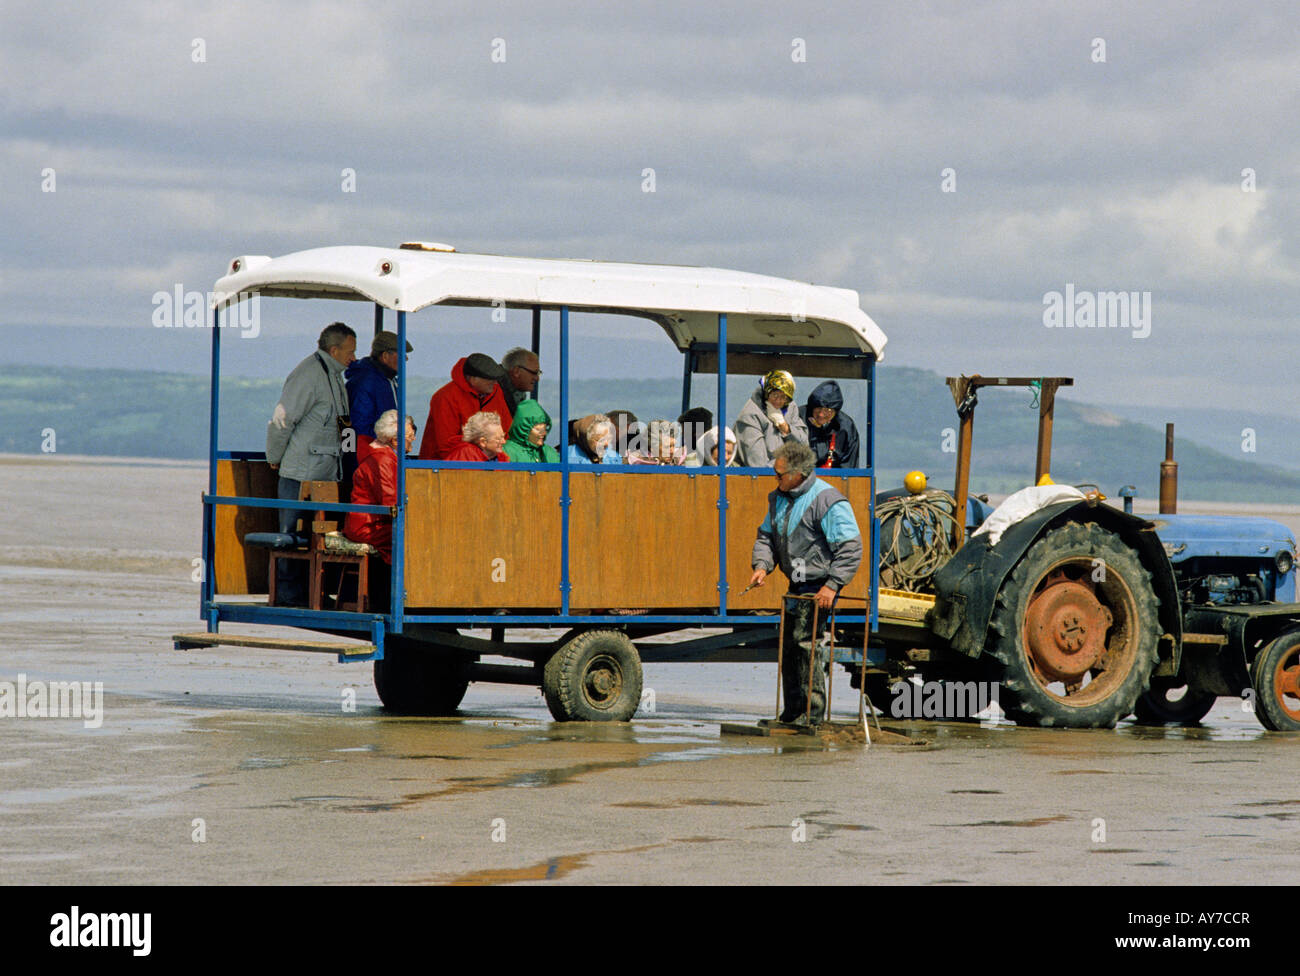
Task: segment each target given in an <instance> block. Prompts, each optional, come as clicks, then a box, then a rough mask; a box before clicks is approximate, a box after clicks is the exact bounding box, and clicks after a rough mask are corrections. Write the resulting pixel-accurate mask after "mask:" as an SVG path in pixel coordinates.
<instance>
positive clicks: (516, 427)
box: [506, 400, 560, 464]
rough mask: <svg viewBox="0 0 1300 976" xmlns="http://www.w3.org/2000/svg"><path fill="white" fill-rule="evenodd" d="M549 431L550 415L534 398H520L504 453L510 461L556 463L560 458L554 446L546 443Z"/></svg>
mask: <svg viewBox="0 0 1300 976" xmlns="http://www.w3.org/2000/svg"><path fill="white" fill-rule="evenodd" d="M550 432H551V417H550V414H548V413H547V412H546V411H545V410H543V409H542V405H541V404H540V403H538V402H537V401H536V400H520V401H519V407H518V409H516V410H515V420H514V423H512V424H511V425H510V439H509V440H507V441H506V454H507V455H508V456H509V458H510V460H511V461H518V462H520V463H523V464H539V463H544V464H556V463H558V462H559V460H560V455H559V453H558V452H557V451H556V450H555V448H553V447H551V445H549V444H547V443H546V435H547V434H549V433H550Z"/></svg>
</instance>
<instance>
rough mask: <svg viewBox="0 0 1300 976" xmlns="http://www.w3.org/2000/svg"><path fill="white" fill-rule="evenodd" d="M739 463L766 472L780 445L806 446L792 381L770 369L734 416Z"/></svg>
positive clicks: (804, 430) (783, 374)
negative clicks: (795, 443) (763, 469)
mask: <svg viewBox="0 0 1300 976" xmlns="http://www.w3.org/2000/svg"><path fill="white" fill-rule="evenodd" d="M736 439H737V441H738V444H739V449H740V462H741V464H743V465H745V467H749V468H769V467H771V466H772V457H773V455H774V454H776V452H777V450H778V449H779V448H780V447H781V446H782V445H784V444H787V443H791V442H798V443H800V444H807V443H808V425H807V424H805V423H804V421H803V418H802V417H800V416H799V407H798V405H797V404H796V403H795V402H794V377H793V376H791V375H790V374H789V373H787V372H786V371H785V370H783V369H774V370H772V371H771V372H770V373H768V374H767V375H765V376H764V377H763V382H762V383H761V384H759V387H758V389H757V390H755V391H754V395H753V396H752V397H750V398H749V400H748V401H746V403H745V405H744V406H743V407H741V408H740V413H739V414H738V415H737V416H736Z"/></svg>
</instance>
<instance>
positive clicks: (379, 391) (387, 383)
mask: <svg viewBox="0 0 1300 976" xmlns="http://www.w3.org/2000/svg"><path fill="white" fill-rule="evenodd" d="M406 351H407V353H412V352H414V351H415V347H414V346H412V345H411V344H410V343H409V342H408V343H407V344H406ZM397 367H398V360H397V336H396V334H394V333H392V332H377V333H375V338H374V340H373V341H372V342H371V343H370V355H369V356H367V357H366V358H365V359H358V360H357V361H356V362H354V363H353V364H352V365H351V366H349V367H348V368H347V370H346V371H345V372H344V374H343V375H344V376H345V377H346V378H347V386H348V405H349V407H350V409H351V413H352V429H353V430H354V431H356V438H357V464H360V463H361V462H362V461H364V460H365V459H366V455H367V454H369V453H370V442H371V441H372V440H373V439H374V436H375V421H376V420H377V419H379V416H380V414H382V413H384V412H385V411H386V410H396V409H397Z"/></svg>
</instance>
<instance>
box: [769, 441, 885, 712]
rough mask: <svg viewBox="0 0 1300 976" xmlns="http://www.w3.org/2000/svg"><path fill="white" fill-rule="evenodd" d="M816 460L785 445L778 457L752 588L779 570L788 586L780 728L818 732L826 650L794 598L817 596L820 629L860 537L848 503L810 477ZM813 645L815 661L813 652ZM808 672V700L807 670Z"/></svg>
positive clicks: (808, 611)
mask: <svg viewBox="0 0 1300 976" xmlns="http://www.w3.org/2000/svg"><path fill="white" fill-rule="evenodd" d="M816 462H817V458H816V455H814V454H813V452H812V449H811V448H809V447H808V446H807V445H806V444H799V443H787V444H785V445H783V446H782V447H780V448H778V449H777V451H776V455H775V458H774V460H773V469H774V471H775V472H776V491H774V492H772V493H771V494H769V495H768V496H767V517H766V518H764V519H763V524H762V525H760V526H759V527H758V537H757V538H756V539H755V540H754V552H753V556H752V557H751V560H750V562H751V564H752V565H753V567H754V575H753V576H752V577H750V583H751V584H752V585H754V586H763V585H764V583H765V582H766V579H767V574H768V573H770V572H772V570H773V569H774V568H776V567H777V566H780V567H781V572H783V573H785V575H786V577H787V578H788V579H789V580H790V588H789V590H788V591H787V593H786V608H785V625H786V630H785V635H784V646H785V651H784V659H783V661H782V667H781V681H782V684H783V685H784V688H785V708H784V709H783V710H782V712H781V715H780V721H782V722H796V723H798V724H803V722H805V721H807V719H805V718H804V716H805V713H807V715H808V719H810V720H811V722H812V724H814V725H816V724H818V723H820V722H822V721H823V720H824V719H825V718H826V667H827V664H828V663H829V662H828V657H829V655H828V654H827V649H826V647H825V646H824V645H823V644H822V642H821V641H820V640H819V639H818V638H819V637H820V635H818V634H814V633H813V632H812V630H813V628H812V612H813V601H812V600H791V599H789V598H790V597H791V596H800V595H805V594H809V593H815V594H816V604H817V607H818V616H819V619H820V620H821V621H822V623H823V625H824V623H825V621H826V620H827V619H828V618H829V616H830V609H831V607H832V606H834V604H835V600H836V597H837V596H838V595H839V592H840V591H841V590H842V589H844V587H845V586H847V585H848V583H849V581H850V580H851V579H853V577H854V575H855V574H856V573H857V571H858V566H860V565H861V563H862V533H861V531H859V529H858V521H857V518H856V517H855V516H854V514H853V507H852V506H851V505H850V504H849V502H848V499H847V498H845V497H844V496H843V495H842V494H840V493H839V492H838V491H836V490H835V489H834V488H832V487H831V486H830V485H829V484H828V483H826V482H825V481H822V480H821V479H820V478H818V477H817V476H816V475H814V474H813V470H814V466H815V464H816ZM814 646H816V654H815V660H814V653H813V648H814ZM809 667H812V669H813V679H814V680H813V682H812V685H813V687H812V701H811V702H809V700H808V671H809Z"/></svg>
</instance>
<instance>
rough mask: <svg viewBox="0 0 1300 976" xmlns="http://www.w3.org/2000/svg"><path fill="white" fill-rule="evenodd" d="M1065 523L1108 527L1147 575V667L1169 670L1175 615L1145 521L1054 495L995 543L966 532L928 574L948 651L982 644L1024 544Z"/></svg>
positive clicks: (1173, 594)
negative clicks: (1155, 614)
mask: <svg viewBox="0 0 1300 976" xmlns="http://www.w3.org/2000/svg"><path fill="white" fill-rule="evenodd" d="M1070 522H1080V523H1095V524H1096V525H1099V526H1100V527H1101V528H1103V529H1106V530H1108V531H1110V532H1113V533H1114V534H1115V535H1117V536H1118V537H1119V538H1120V540H1121V541H1122V542H1123V543H1124V544H1125V545H1127V546H1128V547H1129V548H1130V549H1132V550H1133V551H1134V553H1135V554H1136V555H1137V557H1138V560H1139V561H1140V562H1141V563H1142V566H1143V568H1144V569H1146V570H1147V572H1149V573H1150V574H1151V585H1152V588H1153V589H1154V590H1155V594H1156V597H1157V598H1158V599H1159V601H1160V607H1159V624H1160V630H1161V637H1160V640H1159V642H1158V644H1157V653H1158V655H1159V664H1158V665H1157V667H1156V670H1155V674H1156V675H1160V676H1164V677H1173V676H1174V675H1176V674H1177V673H1178V665H1179V656H1180V652H1181V648H1182V635H1183V622H1182V616H1181V611H1180V606H1179V600H1178V587H1177V584H1176V583H1175V581H1174V571H1173V566H1172V565H1170V562H1169V557H1168V556H1167V555H1166V554H1165V549H1164V546H1163V545H1162V544H1161V542H1160V538H1159V536H1157V535H1156V527H1155V525H1154V524H1153V523H1152V522H1150V521H1148V520H1146V519H1144V518H1140V517H1138V516H1136V515H1130V514H1128V513H1126V512H1122V511H1120V510H1119V509H1116V508H1111V507H1110V506H1109V505H1090V504H1088V502H1086V501H1066V502H1058V503H1057V504H1055V505H1049V506H1047V507H1046V508H1043V509H1040V510H1039V511H1037V512H1035V513H1034V514H1033V515H1030V516H1029V517H1028V518H1025V519H1022V520H1021V521H1019V522H1017V523H1016V524H1014V525H1012V526H1010V527H1009V528H1007V530H1006V531H1005V532H1003V533H1002V538H1001V539H1000V540H998V544H997V545H990V544H989V541H988V537H987V536H975V537H974V538H971V539H968V540H967V542H966V544H965V545H963V546H962V547H961V549H959V550H958V551H957V553H956V554H955V555H954V556H953V558H952V559H950V560H949V561H948V563H947V564H946V565H945V566H944V567H943V568H942V569H940V570H939V572H938V573H936V574H935V577H934V588H935V606H934V609H933V610H932V611H931V613H930V618H929V624H930V629H931V630H932V631H933V632H934V633H935V634H936V635H938V636H939V637H941V638H943V639H944V640H946V641H947V642H948V645H949V646H950V647H951V648H952V649H953V650H954V651H957V652H958V653H960V654H964V655H966V656H967V657H971V658H978V657H980V656H981V655H982V654H983V653H984V651H985V645H986V643H987V636H988V629H989V621H990V620H991V619H992V617H993V610H994V604H995V602H996V600H997V596H998V592H999V591H1000V590H1001V589H1002V584H1003V582H1004V581H1005V580H1006V578H1007V576H1008V575H1010V573H1011V571H1012V570H1013V569H1015V567H1016V564H1017V563H1019V562H1020V560H1021V559H1022V558H1023V557H1024V555H1025V553H1026V552H1027V551H1028V550H1029V547H1030V546H1032V545H1033V544H1034V543H1035V542H1037V541H1038V539H1039V538H1041V537H1042V536H1043V535H1044V534H1045V533H1047V532H1048V531H1050V530H1052V529H1054V528H1057V527H1059V526H1062V525H1066V524H1068V523H1070Z"/></svg>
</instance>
